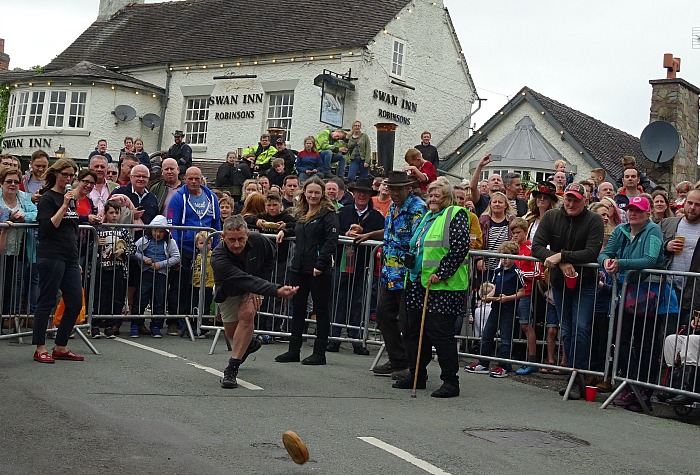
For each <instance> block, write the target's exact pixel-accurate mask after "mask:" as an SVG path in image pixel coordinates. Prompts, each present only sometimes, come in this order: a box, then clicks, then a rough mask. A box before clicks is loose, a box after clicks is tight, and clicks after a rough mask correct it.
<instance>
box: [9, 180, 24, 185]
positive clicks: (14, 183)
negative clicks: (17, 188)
mask: <svg viewBox="0 0 700 475" xmlns="http://www.w3.org/2000/svg"><path fill="white" fill-rule="evenodd" d="M20 183H21V182H20V181H19V180H5V184H6V185H19V184H20Z"/></svg>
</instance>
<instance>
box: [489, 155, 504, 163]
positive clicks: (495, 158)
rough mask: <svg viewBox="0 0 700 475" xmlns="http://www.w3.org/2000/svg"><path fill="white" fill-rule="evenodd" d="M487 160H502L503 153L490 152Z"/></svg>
mask: <svg viewBox="0 0 700 475" xmlns="http://www.w3.org/2000/svg"><path fill="white" fill-rule="evenodd" d="M489 160H490V161H492V162H500V161H501V160H503V155H498V154H497V153H492V154H491V155H489Z"/></svg>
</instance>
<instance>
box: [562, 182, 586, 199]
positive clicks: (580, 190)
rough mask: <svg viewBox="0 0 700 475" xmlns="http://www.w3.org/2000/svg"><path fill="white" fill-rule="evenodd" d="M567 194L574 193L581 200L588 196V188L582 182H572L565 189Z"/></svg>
mask: <svg viewBox="0 0 700 475" xmlns="http://www.w3.org/2000/svg"><path fill="white" fill-rule="evenodd" d="M564 194H565V195H574V196H575V197H576V198H578V199H579V200H582V199H583V197H584V196H586V188H585V187H584V186H583V185H582V184H581V183H572V184H570V185H569V186H567V187H566V189H564Z"/></svg>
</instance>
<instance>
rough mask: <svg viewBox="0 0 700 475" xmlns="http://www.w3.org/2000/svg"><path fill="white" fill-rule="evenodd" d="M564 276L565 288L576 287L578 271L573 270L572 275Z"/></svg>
mask: <svg viewBox="0 0 700 475" xmlns="http://www.w3.org/2000/svg"><path fill="white" fill-rule="evenodd" d="M564 277H566V288H567V289H573V288H574V287H576V283H577V282H578V272H574V275H572V276H571V277H569V276H568V275H565V276H564Z"/></svg>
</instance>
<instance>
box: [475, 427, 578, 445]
mask: <svg viewBox="0 0 700 475" xmlns="http://www.w3.org/2000/svg"><path fill="white" fill-rule="evenodd" d="M464 433H465V434H467V435H471V436H472V437H477V438H479V439H483V440H488V441H489V442H495V443H498V444H504V445H508V446H509V447H535V448H544V449H573V448H576V447H584V446H587V445H590V444H589V443H588V442H586V441H585V440H581V439H577V438H575V437H572V436H570V435H568V434H564V433H562V432H544V431H541V430H530V429H474V430H470V429H467V430H465V431H464Z"/></svg>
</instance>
